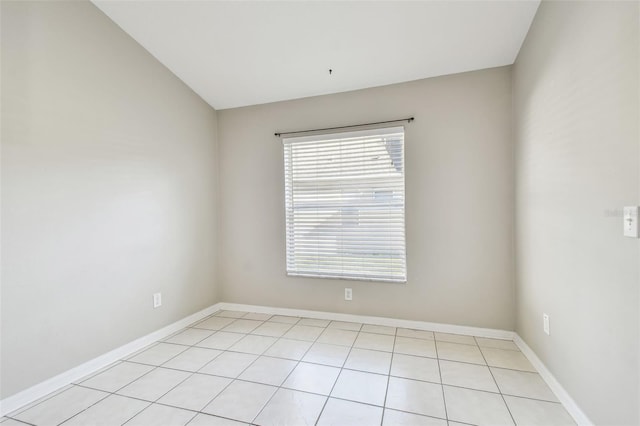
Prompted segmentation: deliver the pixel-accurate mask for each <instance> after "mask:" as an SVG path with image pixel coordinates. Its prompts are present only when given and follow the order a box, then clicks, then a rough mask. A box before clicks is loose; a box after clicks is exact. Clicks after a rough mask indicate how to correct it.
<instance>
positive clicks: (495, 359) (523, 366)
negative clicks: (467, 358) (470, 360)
mask: <svg viewBox="0 0 640 426" xmlns="http://www.w3.org/2000/svg"><path fill="white" fill-rule="evenodd" d="M481 350H482V353H483V354H484V357H485V358H486V360H487V364H489V366H491V367H500V368H510V369H513V370H522V371H532V372H535V371H536V369H535V368H533V365H531V363H530V362H529V360H528V359H527V358H526V357H525V356H524V355H523V354H522V352H519V351H511V350H505V349H495V348H481Z"/></svg>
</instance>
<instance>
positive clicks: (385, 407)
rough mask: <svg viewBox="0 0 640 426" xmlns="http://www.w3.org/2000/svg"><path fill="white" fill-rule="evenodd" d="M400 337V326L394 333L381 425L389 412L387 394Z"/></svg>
mask: <svg viewBox="0 0 640 426" xmlns="http://www.w3.org/2000/svg"><path fill="white" fill-rule="evenodd" d="M397 337H398V327H395V333H394V334H393V347H392V348H393V350H392V351H391V362H390V363H389V374H387V388H386V389H385V390H384V401H383V402H382V416H381V417H380V426H382V425H383V424H384V415H385V413H386V412H387V396H389V383H390V382H391V370H392V369H393V357H394V355H395V353H396V352H395V349H396V338H397Z"/></svg>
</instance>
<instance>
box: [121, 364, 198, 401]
mask: <svg viewBox="0 0 640 426" xmlns="http://www.w3.org/2000/svg"><path fill="white" fill-rule="evenodd" d="M190 375H191V373H187V372H185V371H178V370H170V369H168V368H162V367H159V368H156V369H155V370H153V371H151V372H150V373H148V374H146V375H144V376H142V377H141V378H139V379H138V380H136V381H135V382H133V383H131V384H129V385H127V386H125V387H124V388H122V389H120V390H119V391H118V394H119V395H123V396H130V397H133V398H139V399H144V400H146V401H155V400H157V399H158V398H160V397H161V396H162V395H164V394H165V393H167V392H169V391H170V390H171V389H172V388H173V387H174V386H176V385H178V384H179V383H180V382H182V381H183V380H185V379H186V378H187V377H189V376H190Z"/></svg>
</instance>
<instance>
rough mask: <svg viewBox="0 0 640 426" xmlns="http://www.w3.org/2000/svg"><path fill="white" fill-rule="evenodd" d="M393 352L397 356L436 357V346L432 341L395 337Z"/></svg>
mask: <svg viewBox="0 0 640 426" xmlns="http://www.w3.org/2000/svg"><path fill="white" fill-rule="evenodd" d="M393 351H394V352H396V353H399V354H405V355H415V356H428V357H431V358H435V357H436V345H435V342H434V341H433V340H426V339H413V338H409V337H396V343H395V346H394V348H393Z"/></svg>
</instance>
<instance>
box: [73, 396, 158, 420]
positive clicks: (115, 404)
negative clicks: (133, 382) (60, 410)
mask: <svg viewBox="0 0 640 426" xmlns="http://www.w3.org/2000/svg"><path fill="white" fill-rule="evenodd" d="M147 406H149V403H148V402H145V401H140V400H138V399H134V398H126V397H124V396H119V395H110V396H109V397H107V398H105V399H103V400H102V401H100V402H98V403H97V404H95V405H92V406H91V407H89V408H87V409H86V410H85V411H83V412H81V413H80V414H78V415H77V416H75V417H73V418H71V419H69V420H67V421H66V422H64V424H65V426H87V425H91V426H111V425H121V424H123V423H124V422H126V421H127V420H129V419H131V418H132V417H133V416H135V415H136V414H138V413H139V412H141V411H142V410H144V409H145V408H146V407H147Z"/></svg>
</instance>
